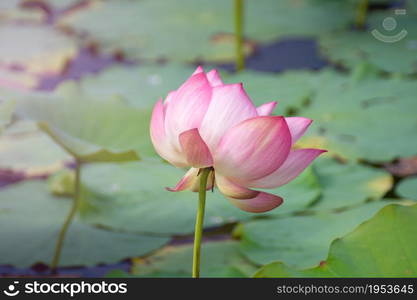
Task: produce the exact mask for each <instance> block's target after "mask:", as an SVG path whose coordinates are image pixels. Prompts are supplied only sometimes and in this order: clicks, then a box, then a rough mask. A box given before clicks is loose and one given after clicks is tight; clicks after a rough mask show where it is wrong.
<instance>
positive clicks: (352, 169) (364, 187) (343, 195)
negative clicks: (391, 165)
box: [311, 159, 393, 211]
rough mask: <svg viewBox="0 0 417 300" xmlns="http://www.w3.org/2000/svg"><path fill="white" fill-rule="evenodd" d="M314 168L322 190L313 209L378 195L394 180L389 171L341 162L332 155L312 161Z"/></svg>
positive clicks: (339, 206)
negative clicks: (328, 157)
mask: <svg viewBox="0 0 417 300" xmlns="http://www.w3.org/2000/svg"><path fill="white" fill-rule="evenodd" d="M314 170H315V173H316V175H317V177H318V181H319V184H320V185H321V187H322V194H321V197H320V200H319V201H318V202H317V203H316V204H315V205H314V206H313V207H311V209H313V210H320V211H322V210H331V209H339V208H344V207H351V206H355V205H358V204H361V203H363V202H365V201H367V200H370V199H372V200H374V199H379V198H382V196H384V195H385V193H387V192H388V191H389V190H390V189H391V187H392V184H393V179H392V176H391V175H390V174H389V173H387V172H384V171H382V170H378V169H375V168H370V167H365V166H361V165H359V164H354V163H348V164H341V163H339V162H337V161H335V160H331V159H319V160H317V161H316V162H315V163H314Z"/></svg>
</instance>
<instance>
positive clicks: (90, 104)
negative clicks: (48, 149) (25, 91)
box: [17, 97, 153, 162]
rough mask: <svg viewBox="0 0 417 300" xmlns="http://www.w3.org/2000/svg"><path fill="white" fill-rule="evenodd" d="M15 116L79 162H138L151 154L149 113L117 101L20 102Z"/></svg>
mask: <svg viewBox="0 0 417 300" xmlns="http://www.w3.org/2000/svg"><path fill="white" fill-rule="evenodd" d="M17 112H18V115H19V116H21V117H23V118H25V119H29V120H34V121H37V122H38V126H39V128H40V129H42V130H43V131H44V132H46V133H47V134H48V135H49V136H50V137H51V138H52V139H53V140H54V141H55V142H56V143H57V144H59V145H60V146H61V147H62V148H63V149H65V150H66V151H67V152H68V153H69V154H71V155H72V156H73V157H75V158H77V159H78V160H80V161H82V162H104V161H127V160H137V159H138V154H137V152H139V151H141V150H143V152H145V153H146V152H148V153H153V149H152V146H151V144H150V139H149V137H148V135H149V134H148V130H149V129H148V128H149V113H148V112H147V111H143V110H139V109H134V108H132V107H129V106H127V105H125V104H124V103H122V102H120V101H116V100H108V101H104V100H103V101H96V100H87V99H82V98H58V97H57V98H56V99H35V98H28V99H26V100H23V101H19V105H18V109H17Z"/></svg>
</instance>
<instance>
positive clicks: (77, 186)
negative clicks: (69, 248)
mask: <svg viewBox="0 0 417 300" xmlns="http://www.w3.org/2000/svg"><path fill="white" fill-rule="evenodd" d="M80 181H81V162H80V161H78V160H76V166H75V180H74V194H73V201H72V207H71V210H70V212H69V214H68V216H67V218H66V219H65V222H64V224H63V225H62V227H61V231H60V232H59V235H58V240H57V243H56V246H55V252H54V257H53V259H52V263H51V266H50V267H51V272H52V273H55V272H56V269H57V267H58V264H59V260H60V257H61V252H62V247H63V245H64V241H65V236H66V234H67V231H68V228H69V226H70V225H71V223H72V220H73V219H74V217H75V214H76V213H77V210H78V207H79V205H80V200H81V188H80Z"/></svg>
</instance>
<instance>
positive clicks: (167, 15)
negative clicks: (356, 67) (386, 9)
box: [60, 0, 354, 62]
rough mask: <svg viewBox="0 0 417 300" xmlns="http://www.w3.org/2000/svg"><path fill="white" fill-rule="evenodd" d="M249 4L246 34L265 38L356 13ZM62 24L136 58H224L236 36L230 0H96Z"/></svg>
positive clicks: (312, 30) (313, 5)
mask: <svg viewBox="0 0 417 300" xmlns="http://www.w3.org/2000/svg"><path fill="white" fill-rule="evenodd" d="M246 5H247V7H246V8H245V35H246V36H247V37H248V38H249V39H253V40H258V41H263V42H268V41H272V40H275V39H277V38H279V37H286V36H289V35H292V36H294V35H298V36H311V35H319V34H322V33H323V32H329V31H332V30H337V29H341V28H345V27H347V25H348V24H349V23H350V22H351V21H352V19H353V17H354V13H353V11H352V10H350V9H349V8H351V7H352V5H351V4H350V3H346V2H342V1H337V2H335V1H333V2H327V3H317V2H316V1H314V0H299V1H297V2H294V1H292V0H281V1H274V0H264V1H258V2H256V3H255V2H253V1H247V2H246ZM110 19H111V20H112V22H108V20H110ZM294 20H297V22H295V21H294ZM60 25H61V26H65V27H70V28H72V29H75V30H76V31H78V32H82V33H87V34H89V36H90V39H91V40H92V41H97V42H98V43H99V44H100V45H101V46H102V48H103V49H105V50H108V51H115V50H122V51H123V52H125V53H126V54H128V56H129V57H132V58H139V59H151V60H157V59H161V58H162V59H163V58H168V59H169V60H171V61H172V60H176V61H195V60H204V61H217V62H220V61H227V60H229V61H230V60H233V57H234V47H233V39H230V38H224V34H226V37H227V36H228V35H229V34H233V32H234V29H233V28H234V27H233V2H231V1H223V0H212V1H198V2H196V1H193V0H175V1H168V2H167V1H162V0H143V1H97V2H95V3H94V5H92V6H91V7H90V8H89V9H86V10H82V11H80V12H77V13H73V14H68V15H67V16H64V17H63V18H62V19H61V20H60ZM120 32H123V34H120ZM185 41H186V42H185ZM190 45H191V46H190Z"/></svg>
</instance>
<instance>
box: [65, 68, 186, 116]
mask: <svg viewBox="0 0 417 300" xmlns="http://www.w3.org/2000/svg"><path fill="white" fill-rule="evenodd" d="M193 72H194V68H192V67H187V66H184V65H179V64H178V65H177V64H166V65H140V66H139V67H136V66H132V67H123V68H122V67H117V68H116V67H115V68H112V69H109V70H106V71H104V72H102V73H100V74H98V75H94V76H88V77H84V78H83V79H81V81H65V82H64V83H62V84H61V85H60V86H59V87H58V91H57V93H72V94H73V95H74V96H76V95H77V94H78V95H80V94H81V95H82V96H84V97H85V96H86V97H93V98H97V99H99V98H104V99H106V98H109V97H112V96H118V97H122V98H123V99H126V101H127V102H128V103H129V104H130V105H132V106H135V107H138V108H149V109H151V108H152V107H153V106H154V105H155V103H156V102H157V101H158V100H159V99H160V98H161V97H162V98H165V97H166V95H167V94H168V92H169V91H171V90H176V89H178V88H179V87H180V86H181V84H182V83H183V82H184V81H185V80H186V79H187V78H188V77H189V76H191V74H192V73H193Z"/></svg>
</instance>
